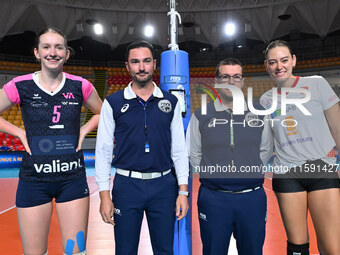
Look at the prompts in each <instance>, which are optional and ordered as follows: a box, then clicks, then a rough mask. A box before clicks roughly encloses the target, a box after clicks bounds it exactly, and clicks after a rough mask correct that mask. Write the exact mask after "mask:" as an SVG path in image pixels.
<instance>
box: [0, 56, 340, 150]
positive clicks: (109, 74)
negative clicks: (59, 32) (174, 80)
mask: <svg viewBox="0 0 340 255" xmlns="http://www.w3.org/2000/svg"><path fill="white" fill-rule="evenodd" d="M297 63H298V65H297V66H296V69H297V70H308V71H313V70H316V69H318V68H326V69H327V68H328V69H335V68H336V66H339V67H340V57H336V58H325V59H312V60H300V61H298V62H297ZM38 70H40V64H38V63H21V62H11V61H0V71H1V72H2V73H7V74H15V75H22V74H25V73H31V72H35V71H38ZM97 70H100V71H105V72H106V85H105V87H106V88H105V92H104V96H105V97H106V96H108V95H110V94H112V93H115V92H116V91H119V90H121V89H123V88H125V87H126V86H127V85H128V84H129V82H130V81H131V77H130V74H129V73H128V72H127V70H126V68H125V67H104V66H95V67H90V66H71V65H66V66H65V67H64V71H65V72H68V73H71V74H74V75H79V76H82V77H84V78H86V79H88V80H89V81H90V82H91V83H93V84H94V77H95V75H94V73H95V71H97ZM215 70H216V67H192V68H190V70H189V72H190V96H191V112H192V113H193V112H194V111H195V110H196V109H198V108H199V107H200V106H201V95H202V94H204V93H205V92H204V90H202V88H205V89H208V90H209V87H207V86H210V87H213V86H214V84H215ZM265 72H266V70H265V67H264V65H263V64H257V65H245V66H244V74H245V84H244V87H243V94H244V96H245V97H246V96H247V89H248V88H252V89H253V98H254V101H256V100H258V99H259V97H260V96H261V95H262V94H263V93H265V92H266V91H268V90H270V89H271V88H272V87H273V86H274V85H275V83H274V81H273V80H271V79H270V78H269V76H268V74H266V73H265ZM264 77H266V78H264ZM153 80H154V82H155V83H156V84H157V85H158V86H159V85H160V70H159V69H156V70H155V72H154V78H153ZM2 85H3V84H0V88H1V87H2ZM331 85H332V87H333V89H334V91H335V92H336V93H337V95H340V83H339V81H338V83H336V84H332V83H331ZM207 100H208V102H209V101H211V100H212V99H211V98H210V96H207ZM86 111H87V109H86V108H85V107H84V106H83V107H82V113H84V114H83V115H84V116H85V115H86ZM0 116H1V117H2V118H4V119H5V120H8V121H9V122H10V123H12V124H13V125H15V126H17V127H19V128H22V129H24V125H23V122H22V116H21V111H20V106H19V105H15V106H13V107H11V108H10V109H8V110H7V111H5V112H3V113H2V114H1V115H0ZM84 121H85V118H84ZM1 146H7V147H9V148H10V149H11V150H24V147H23V145H22V144H21V142H20V140H19V139H18V138H15V137H13V136H11V135H9V134H5V133H2V132H0V147H1Z"/></svg>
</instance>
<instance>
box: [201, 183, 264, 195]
mask: <svg viewBox="0 0 340 255" xmlns="http://www.w3.org/2000/svg"><path fill="white" fill-rule="evenodd" d="M204 187H206V186H204ZM261 187H262V185H261V186H257V187H255V188H250V189H243V190H236V191H233V190H227V189H212V188H210V187H206V188H208V189H212V190H215V191H220V192H224V193H230V194H242V193H247V192H252V191H254V190H258V189H259V188H261Z"/></svg>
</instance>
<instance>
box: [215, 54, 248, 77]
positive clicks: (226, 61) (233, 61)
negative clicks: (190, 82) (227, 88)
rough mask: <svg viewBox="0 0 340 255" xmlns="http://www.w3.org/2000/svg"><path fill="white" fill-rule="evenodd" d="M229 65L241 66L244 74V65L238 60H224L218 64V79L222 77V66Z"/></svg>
mask: <svg viewBox="0 0 340 255" xmlns="http://www.w3.org/2000/svg"><path fill="white" fill-rule="evenodd" d="M227 65H231V66H235V65H239V66H240V67H241V70H242V74H243V65H242V64H241V62H240V61H239V60H238V59H236V58H226V59H223V60H222V61H221V62H220V63H218V65H217V67H216V78H219V77H220V66H227Z"/></svg>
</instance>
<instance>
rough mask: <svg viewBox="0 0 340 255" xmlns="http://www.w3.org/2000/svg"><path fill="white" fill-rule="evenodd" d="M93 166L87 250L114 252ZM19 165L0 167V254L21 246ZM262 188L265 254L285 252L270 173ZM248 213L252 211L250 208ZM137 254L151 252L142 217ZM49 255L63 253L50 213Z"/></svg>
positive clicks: (93, 254) (197, 248)
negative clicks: (265, 213) (265, 211)
mask: <svg viewBox="0 0 340 255" xmlns="http://www.w3.org/2000/svg"><path fill="white" fill-rule="evenodd" d="M93 172H94V170H93V168H88V170H87V175H88V182H89V187H90V194H91V195H90V198H91V205H90V218H89V230H88V239H87V250H88V254H89V255H113V254H114V241H113V228H112V227H111V226H110V225H108V224H105V223H104V222H103V221H102V219H101V217H100V214H99V212H98V211H99V194H98V188H97V186H96V183H95V179H94V176H93V175H94V173H93ZM17 176H18V169H0V254H1V255H16V254H18V255H21V254H22V247H21V241H20V234H19V227H18V223H17V214H16V208H15V192H16V186H17V183H18V178H17ZM198 186H199V182H198V179H197V178H196V177H194V178H193V191H192V200H193V201H194V202H193V204H192V212H193V215H192V235H193V238H192V247H193V250H192V254H193V255H200V254H202V252H201V250H202V244H201V242H200V237H199V226H198V217H197V207H196V201H197V191H198ZM264 187H265V191H266V193H267V197H268V216H267V228H266V240H265V244H264V255H285V254H286V253H285V247H286V241H285V240H286V237H285V233H284V228H283V225H282V221H281V218H280V213H279V209H278V205H277V202H276V198H275V195H274V193H273V191H272V189H271V179H270V177H268V178H266V179H265V184H264ZM249 213H251V212H249ZM309 224H310V227H309V229H310V231H309V232H310V239H311V240H310V243H311V249H310V254H318V250H317V246H316V239H315V233H314V232H313V231H311V230H312V223H311V220H310V217H309ZM140 238H141V241H140V245H139V246H140V247H139V255H152V254H153V253H152V249H151V244H150V240H149V238H148V229H147V225H146V224H145V221H144V222H143V228H142V233H141V237H140ZM230 246H231V247H230V249H229V253H228V254H229V255H237V251H236V249H235V242H234V241H233V240H232V241H231V245H230ZM48 251H49V255H59V254H62V249H61V237H60V232H59V227H58V222H57V218H56V215H55V214H53V217H52V223H51V228H50V236H49V250H48Z"/></svg>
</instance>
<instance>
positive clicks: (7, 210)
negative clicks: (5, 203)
mask: <svg viewBox="0 0 340 255" xmlns="http://www.w3.org/2000/svg"><path fill="white" fill-rule="evenodd" d="M15 207H16V206H15V205H14V206H12V207H10V208H8V209H6V210H4V211H2V212H0V214H3V213H5V212H7V211H9V210H12V209H14V208H15Z"/></svg>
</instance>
